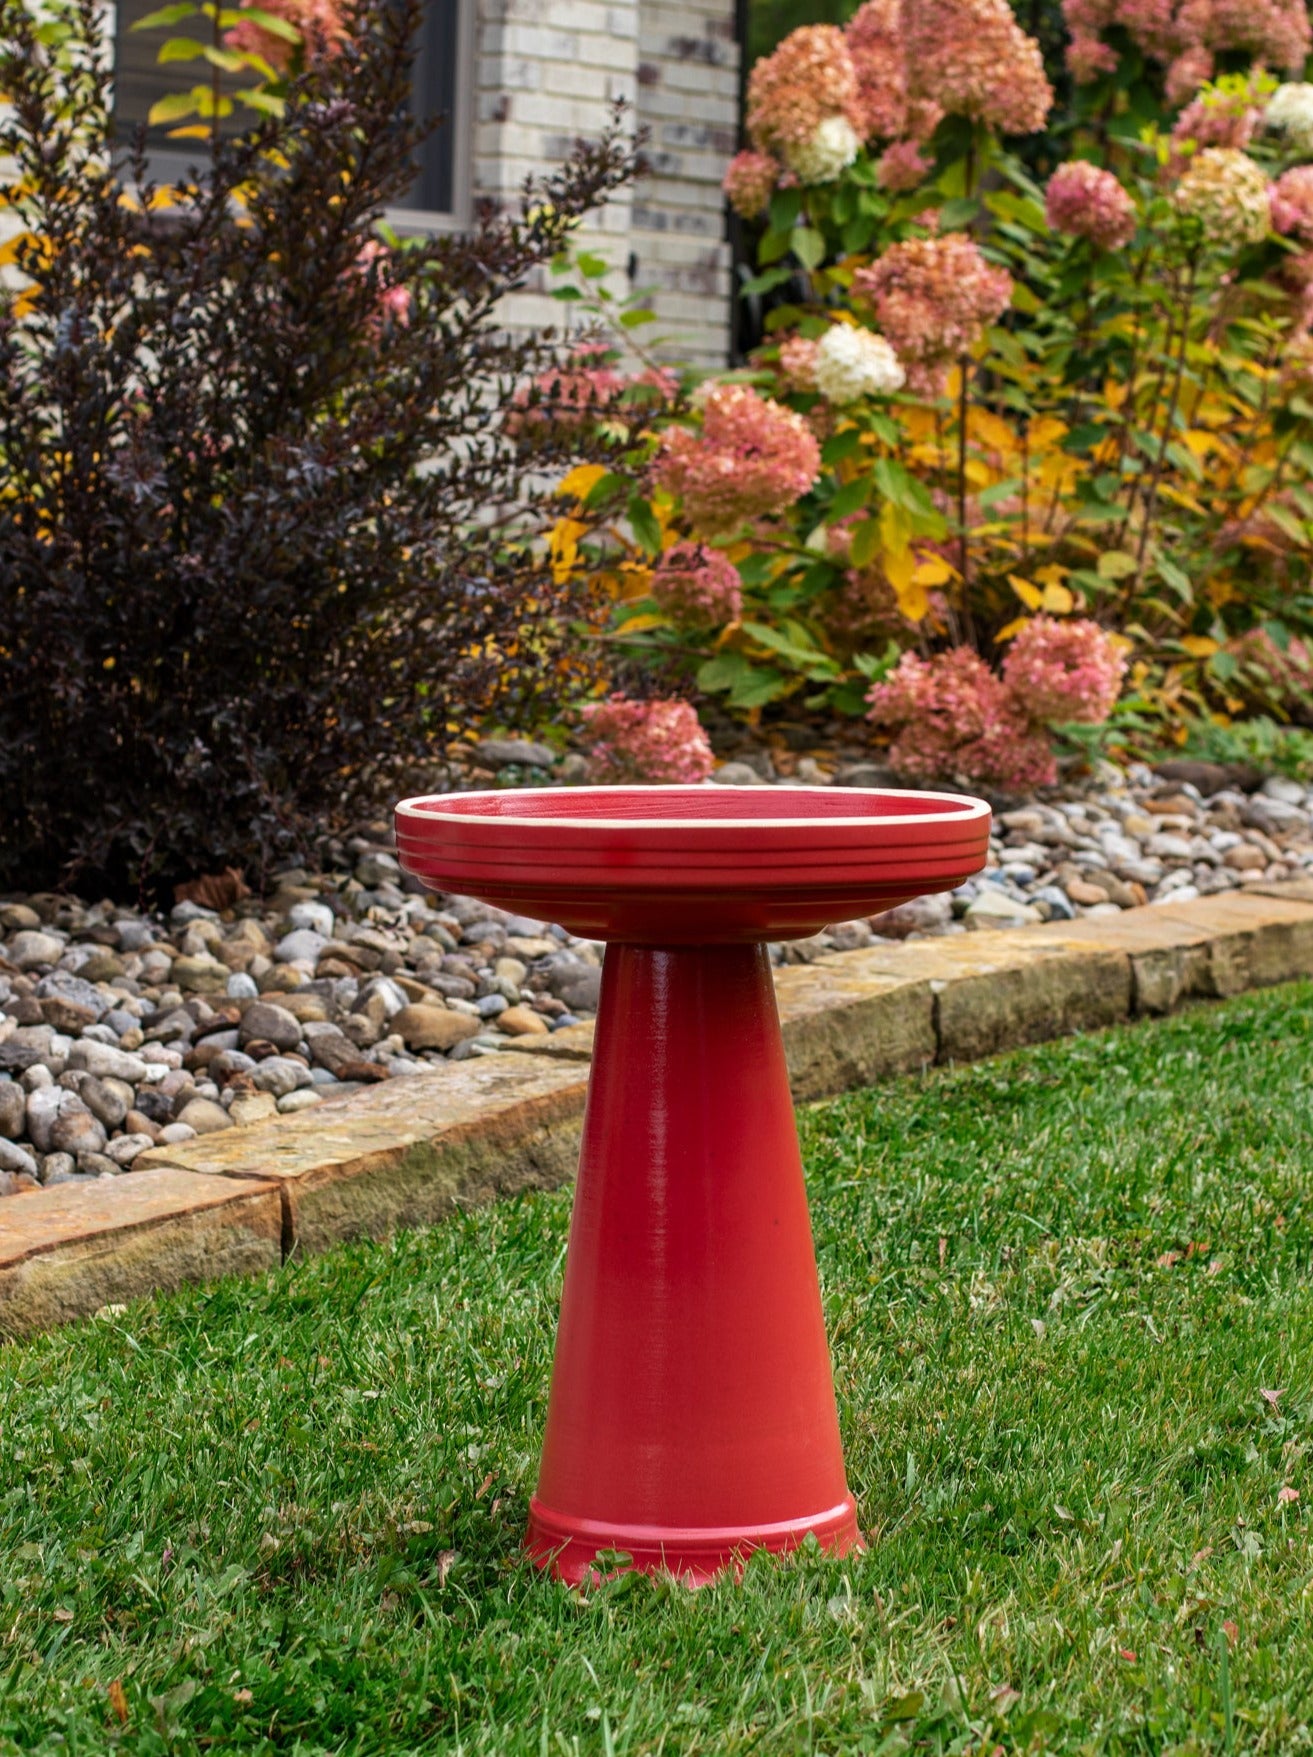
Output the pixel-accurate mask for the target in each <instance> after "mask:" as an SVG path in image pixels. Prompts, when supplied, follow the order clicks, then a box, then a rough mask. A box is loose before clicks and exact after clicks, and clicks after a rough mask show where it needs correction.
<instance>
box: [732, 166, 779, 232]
mask: <svg viewBox="0 0 1313 1757" xmlns="http://www.w3.org/2000/svg"><path fill="white" fill-rule="evenodd" d="M782 170H783V166H782V165H780V164H779V163H777V161H776V160H775V159H773V158H772V157H771V156H770V154H769V153H759V152H752V151H751V150H749V151H746V152H741V153H735V155H734V157H733V158H732V159H731V160H730V162H729V169H728V170H727V171H726V172H725V177H724V181H723V183H722V184H721V187H722V188H723V189H724V191H725V194H726V196H727V197H728V199H729V205H730V206H731V207H732V208H733V209H734V212H735V213H736V214H740V215H741V216H742V217H743V218H744V219H745V220H755V219H757V218H758V217H759V216H760V215H761V214H764V213H765V211H766V209H767V208H768V207H769V206H770V198H771V196H772V195H773V194H774V192H775V185H776V184H777V183H778V182H779V180H780V172H781V171H782Z"/></svg>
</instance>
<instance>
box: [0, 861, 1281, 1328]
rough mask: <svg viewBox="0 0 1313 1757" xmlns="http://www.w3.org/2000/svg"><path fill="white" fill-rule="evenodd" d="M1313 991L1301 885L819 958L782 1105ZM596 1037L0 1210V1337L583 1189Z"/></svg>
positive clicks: (396, 1089) (549, 1044)
mask: <svg viewBox="0 0 1313 1757" xmlns="http://www.w3.org/2000/svg"><path fill="white" fill-rule="evenodd" d="M1301 976H1313V881H1309V880H1296V881H1294V882H1293V883H1290V884H1281V885H1256V886H1252V887H1247V888H1246V889H1245V890H1243V891H1234V892H1230V893H1227V894H1224V895H1220V896H1215V897H1200V898H1195V899H1191V900H1190V901H1188V902H1185V903H1179V904H1172V903H1170V902H1168V903H1163V904H1154V905H1150V906H1149V907H1148V908H1143V909H1136V910H1130V911H1127V912H1126V913H1124V914H1122V915H1121V916H1119V917H1118V918H1116V919H1111V918H1107V917H1102V918H1096V919H1093V920H1085V921H1078V922H1070V923H1052V924H1050V925H1048V926H1045V927H1037V928H1036V927H1032V928H1023V929H1016V930H1006V929H1005V930H999V931H993V932H982V933H978V934H972V935H969V936H967V935H963V936H960V937H959V936H951V937H948V938H944V939H928V940H917V941H913V942H910V943H905V944H902V945H882V946H879V947H871V948H868V949H867V950H864V951H857V952H842V953H834V954H830V955H828V956H826V957H823V958H820V959H818V960H817V961H816V962H815V963H813V964H806V965H790V966H786V967H785V968H783V969H781V970H779V971H778V972H777V973H776V994H777V998H778V1001H779V1008H780V1017H781V1021H782V1024H783V1029H784V1043H785V1051H786V1054H787V1056H788V1061H789V1070H790V1076H791V1080H792V1085H793V1089H794V1095H795V1097H797V1098H798V1099H800V1100H811V1099H818V1098H826V1097H832V1096H834V1095H835V1094H837V1093H839V1092H843V1091H847V1090H849V1089H850V1088H852V1087H855V1086H863V1085H869V1084H871V1083H873V1082H874V1081H877V1080H880V1079H882V1078H884V1077H886V1076H888V1075H891V1074H897V1073H906V1072H909V1071H913V1070H915V1069H917V1068H920V1067H924V1066H927V1065H929V1064H930V1063H932V1062H950V1061H967V1060H972V1059H975V1058H978V1057H980V1056H985V1055H992V1054H996V1053H998V1052H999V1051H1001V1050H1005V1049H1012V1048H1016V1047H1018V1046H1019V1045H1022V1044H1026V1043H1038V1042H1043V1041H1045V1040H1046V1039H1048V1038H1052V1037H1057V1036H1061V1035H1064V1034H1066V1033H1069V1032H1072V1031H1088V1030H1097V1029H1100V1028H1101V1027H1104V1026H1107V1025H1114V1024H1117V1023H1119V1022H1121V1021H1122V1020H1125V1019H1129V1018H1134V1017H1137V1016H1143V1015H1147V1014H1161V1013H1168V1012H1171V1011H1172V1010H1173V1009H1174V1008H1176V1007H1178V1006H1180V1005H1181V1004H1182V1003H1183V1002H1185V1001H1188V1000H1191V999H1196V998H1198V999H1203V998H1210V997H1220V996H1226V995H1233V994H1239V993H1241V992H1243V991H1244V990H1245V989H1249V988H1259V987H1264V986H1267V985H1270V984H1272V983H1277V982H1287V981H1292V980H1294V979H1295V978H1297V977H1301ZM591 1052H592V1026H591V1025H590V1024H589V1025H579V1026H573V1027H570V1028H569V1029H568V1030H566V1031H563V1032H559V1033H557V1034H555V1035H554V1036H553V1037H550V1038H542V1039H527V1040H523V1039H521V1040H516V1041H515V1042H514V1043H513V1044H512V1045H511V1046H510V1047H509V1048H508V1049H507V1051H506V1052H504V1053H502V1054H499V1055H497V1056H488V1057H484V1058H481V1059H479V1060H475V1061H469V1062H462V1063H458V1064H456V1065H454V1066H450V1067H446V1068H441V1069H435V1070H434V1072H433V1073H432V1074H417V1075H412V1076H408V1077H406V1078H404V1079H398V1080H391V1081H388V1082H387V1083H386V1084H382V1085H378V1086H375V1087H372V1088H370V1089H369V1090H367V1091H364V1092H360V1093H357V1094H356V1095H355V1096H354V1097H352V1098H349V1099H345V1100H342V1101H329V1102H327V1103H324V1104H322V1105H317V1106H315V1107H314V1108H313V1109H311V1110H308V1111H302V1112H300V1113H298V1114H296V1115H294V1116H290V1117H284V1118H278V1119H275V1120H273V1121H271V1122H267V1123H259V1124H256V1125H254V1126H253V1127H250V1128H245V1129H230V1130H224V1131H222V1132H220V1133H218V1134H214V1135H208V1136H203V1137H201V1138H200V1139H199V1140H196V1141H189V1142H187V1143H186V1144H185V1145H183V1146H181V1147H170V1148H157V1149H154V1150H153V1151H151V1152H149V1153H145V1154H143V1155H142V1156H141V1158H140V1159H139V1160H138V1161H137V1165H138V1166H139V1167H141V1168H142V1169H139V1170H133V1171H132V1172H130V1173H128V1174H126V1175H125V1176H124V1177H122V1178H120V1179H118V1180H116V1182H115V1184H114V1187H113V1188H112V1189H104V1190H101V1189H98V1188H89V1187H87V1186H75V1185H62V1186H56V1187H54V1188H52V1189H48V1190H41V1191H37V1192H34V1193H32V1194H28V1195H22V1196H10V1197H7V1198H5V1200H4V1202H3V1203H0V1335H5V1334H10V1335H16V1334H23V1333H25V1332H28V1331H32V1330H39V1329H44V1328H47V1327H49V1326H50V1325H53V1324H56V1323H60V1322H63V1321H65V1320H67V1319H70V1318H75V1317H81V1316H85V1315H86V1314H88V1313H90V1312H94V1311H96V1310H97V1309H99V1308H100V1307H101V1306H103V1305H106V1304H110V1303H115V1302H119V1301H122V1300H125V1299H129V1298H133V1297H135V1296H136V1295H138V1294H142V1293H146V1292H148V1291H151V1290H153V1289H165V1288H172V1287H175V1286H177V1285H179V1284H180V1283H181V1282H183V1281H188V1280H199V1279H207V1280H208V1279H210V1278H212V1277H214V1276H218V1275H225V1274H234V1273H247V1274H253V1273H258V1272H260V1271H262V1270H266V1269H269V1268H272V1267H275V1266H276V1265H277V1264H278V1263H280V1262H282V1261H284V1260H286V1258H287V1257H289V1256H291V1255H293V1254H294V1253H308V1252H312V1251H321V1250H324V1249H326V1248H327V1247H328V1246H329V1245H331V1244H334V1243H335V1242H337V1241H338V1240H340V1239H344V1238H351V1237H358V1236H361V1235H368V1236H370V1237H375V1238H378V1237H382V1236H383V1235H384V1234H386V1233H388V1232H391V1231H392V1230H394V1229H395V1228H398V1227H411V1226H424V1225H428V1224H431V1223H432V1222H434V1221H437V1220H440V1219H441V1218H442V1217H443V1216H444V1215H446V1214H449V1213H450V1212H451V1211H452V1210H453V1209H454V1208H456V1207H465V1206H468V1205H472V1204H474V1203H477V1202H481V1201H485V1200H488V1199H489V1198H491V1197H492V1196H495V1195H500V1194H504V1193H508V1192H511V1191H514V1190H520V1189H526V1188H549V1187H552V1186H553V1185H556V1184H559V1183H563V1182H565V1181H566V1180H567V1179H568V1178H569V1177H571V1176H572V1175H573V1172H574V1167H575V1162H576V1158H577V1154H578V1146H579V1134H580V1128H581V1124H582V1118H583V1109H584V1100H585V1097H586V1095H587V1082H588V1066H587V1064H588V1059H589V1057H590V1055H591Z"/></svg>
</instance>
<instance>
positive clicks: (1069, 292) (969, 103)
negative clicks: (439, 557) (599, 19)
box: [585, 0, 1313, 789]
mask: <svg viewBox="0 0 1313 1757" xmlns="http://www.w3.org/2000/svg"><path fill="white" fill-rule="evenodd" d="M1062 15H1063V19H1064V22H1065V31H1066V41H1065V44H1062V45H1059V46H1058V47H1057V50H1056V53H1054V52H1053V46H1052V45H1049V48H1050V51H1051V52H1050V60H1049V65H1048V67H1047V68H1046V66H1045V61H1044V56H1043V55H1042V53H1041V50H1040V47H1039V45H1038V44H1037V43H1036V42H1035V41H1033V40H1032V39H1031V38H1030V37H1029V36H1028V35H1027V34H1026V32H1025V31H1024V29H1022V27H1021V25H1020V24H1019V23H1018V22H1017V16H1015V15H1014V13H1013V10H1012V8H1011V7H1010V6H1009V5H1008V4H1007V0H866V3H865V4H863V5H862V6H860V8H859V9H858V10H857V12H856V13H855V14H854V16H853V17H852V18H851V20H850V21H849V23H848V24H847V25H846V26H844V27H842V28H841V27H839V26H836V25H816V26H808V27H805V28H803V29H801V30H798V31H795V32H794V33H793V34H792V35H791V36H789V37H787V38H786V39H785V40H784V42H783V43H781V44H780V46H779V47H778V48H777V49H776V50H775V51H774V53H772V54H771V55H769V56H767V57H765V58H764V59H763V60H762V61H760V62H758V64H757V65H756V67H755V68H753V70H752V72H751V75H750V79H749V85H748V103H747V113H746V133H747V141H746V143H745V146H744V150H743V151H742V152H741V153H739V154H738V155H737V156H736V157H735V158H734V159H733V161H732V162H731V163H730V164H729V166H728V168H727V171H726V175H725V190H726V195H727V198H728V199H729V201H730V202H731V203H732V204H733V206H734V207H735V208H736V210H737V211H738V213H739V214H740V215H741V216H742V218H743V220H744V222H745V223H746V224H748V225H749V226H750V227H751V228H752V229H753V236H754V237H755V239H756V243H757V260H758V272H757V274H756V276H755V277H754V279H753V280H752V281H751V282H749V285H748V289H747V290H748V292H749V293H750V294H751V295H753V296H754V297H757V298H760V299H762V300H764V301H766V302H767V308H768V312H767V317H766V322H765V336H764V340H763V341H762V342H761V344H760V345H759V346H758V347H756V349H755V351H754V352H753V353H752V355H751V356H750V357H749V359H748V360H746V361H745V362H744V363H743V364H742V365H741V366H740V367H739V368H738V369H737V370H736V371H734V372H732V373H730V374H722V375H719V376H718V377H716V378H714V379H713V380H711V381H710V382H708V383H705V384H703V385H702V386H700V387H699V388H698V389H697V390H696V391H695V393H694V394H693V395H692V396H691V397H690V398H688V399H687V400H685V401H677V402H675V403H672V404H669V405H668V406H667V407H666V408H665V409H663V410H655V411H654V415H653V420H652V423H651V426H650V428H649V431H648V433H647V435H646V438H645V440H644V442H643V444H642V445H640V446H637V447H635V448H634V449H633V450H632V451H631V452H630V453H629V454H628V455H627V457H626V459H625V461H624V466H623V467H622V468H620V469H618V470H617V471H615V472H614V473H613V475H612V476H611V478H609V483H608V485H607V486H606V487H604V488H603V489H600V490H599V493H600V494H602V495H603V497H605V496H606V495H610V496H611V500H612V504H613V505H614V506H615V507H616V508H617V509H618V510H619V509H623V510H624V511H625V512H626V513H627V515H628V519H629V523H628V526H627V527H626V528H627V529H628V531H630V532H631V533H632V540H631V543H630V552H629V554H628V556H627V558H626V559H625V561H624V562H623V566H624V568H626V569H627V570H628V571H627V573H626V589H625V590H624V591H623V592H622V593H620V594H618V595H617V596H618V601H617V608H616V611H615V618H614V624H613V639H614V640H615V641H616V642H617V645H618V647H619V650H620V651H621V652H622V653H624V654H625V655H626V656H627V657H628V658H629V659H631V660H636V661H640V662H645V663H647V664H649V665H652V666H655V667H656V668H657V669H658V670H661V669H662V668H665V670H667V671H669V670H672V669H673V670H675V671H682V673H683V675H684V678H685V682H686V683H687V682H689V681H692V682H693V683H695V684H696V685H697V687H698V688H700V689H701V690H702V691H704V692H706V693H708V694H714V695H718V696H720V697H722V698H724V700H725V701H726V702H727V703H728V705H729V707H730V708H731V709H733V710H737V711H739V712H742V713H744V714H749V715H755V714H759V713H761V712H763V711H765V712H773V711H774V708H775V705H776V704H784V703H787V704H788V711H789V712H790V713H796V712H797V711H798V710H799V709H801V710H802V711H804V712H805V711H807V710H823V711H826V712H834V711H838V712H841V713H846V714H851V715H853V716H854V717H855V718H857V717H860V718H861V719H862V720H864V721H865V723H866V724H867V725H868V726H869V728H870V734H871V738H872V740H873V744H874V745H875V746H876V747H877V748H878V747H880V746H883V747H885V748H886V749H887V751H888V754H889V757H890V758H891V759H892V760H893V761H895V762H896V763H898V764H899V765H900V766H901V767H902V768H903V769H904V771H905V772H906V773H908V774H909V775H914V776H916V777H917V778H922V779H925V778H930V777H931V776H932V775H933V776H936V777H938V778H945V777H948V776H952V777H954V778H956V779H958V780H961V781H967V782H971V781H974V782H976V783H977V784H979V785H982V786H992V787H998V788H1004V789H1015V788H1020V787H1024V786H1031V785H1037V784H1040V783H1042V782H1043V781H1044V780H1046V779H1048V778H1051V776H1052V774H1053V762H1054V749H1055V738H1057V739H1059V740H1060V739H1061V738H1062V737H1063V736H1064V734H1063V733H1062V730H1061V729H1062V728H1064V727H1081V726H1084V727H1091V726H1094V727H1099V726H1106V725H1107V724H1108V723H1109V721H1110V719H1111V720H1112V721H1113V722H1114V724H1115V725H1120V726H1121V728H1122V730H1121V731H1120V732H1119V733H1118V734H1117V735H1118V736H1120V737H1130V736H1133V735H1135V728H1137V727H1146V726H1147V727H1149V728H1150V730H1151V732H1152V734H1153V736H1154V737H1155V738H1160V737H1161V736H1162V734H1163V731H1164V730H1165V731H1166V732H1167V734H1168V735H1170V734H1171V733H1172V731H1173V729H1174V728H1176V727H1179V726H1180V725H1181V724H1182V723H1183V720H1184V718H1185V717H1186V716H1189V715H1193V716H1198V715H1200V714H1206V715H1211V716H1214V717H1216V718H1218V719H1220V720H1225V719H1226V718H1227V717H1228V716H1231V715H1237V714H1243V713H1245V712H1246V711H1247V710H1248V706H1249V704H1250V703H1251V702H1252V701H1254V700H1255V699H1256V698H1257V697H1258V696H1259V695H1261V699H1263V700H1264V701H1269V702H1270V701H1271V700H1272V699H1274V698H1275V697H1279V696H1280V695H1281V691H1280V690H1278V689H1277V682H1280V681H1283V680H1284V682H1286V683H1288V682H1289V674H1290V667H1289V665H1287V666H1286V667H1285V670H1284V671H1282V669H1281V668H1280V667H1277V666H1274V664H1272V663H1271V662H1269V663H1267V666H1266V673H1265V675H1266V677H1267V687H1266V694H1262V692H1261V691H1258V689H1257V686H1256V685H1255V683H1254V678H1255V676H1256V674H1257V671H1258V670H1259V669H1260V667H1259V666H1258V659H1257V658H1256V656H1255V655H1258V656H1259V657H1263V658H1266V659H1268V660H1269V661H1270V652H1271V651H1276V652H1278V653H1281V654H1285V653H1290V652H1294V653H1296V654H1300V653H1303V652H1305V651H1306V650H1313V590H1311V589H1310V581H1311V577H1313V489H1310V486H1309V479H1310V474H1311V472H1313V83H1308V82H1306V81H1305V78H1304V75H1305V71H1306V66H1305V64H1306V61H1307V59H1308V55H1309V51H1310V33H1309V19H1308V11H1307V8H1306V7H1305V5H1304V4H1303V0H1254V3H1253V4H1251V5H1246V6H1244V7H1239V6H1237V5H1235V4H1234V0H1063V5H1062ZM1064 63H1065V65H1064ZM1057 91H1061V93H1062V97H1061V99H1060V100H1059V99H1058V98H1057V97H1055V92H1057ZM1059 105H1060V107H1055V106H1059ZM690 543H695V544H698V545H700V546H702V550H701V552H702V553H704V554H715V555H717V556H719V557H720V558H721V562H722V563H723V566H722V567H721V568H720V569H718V570H717V577H718V578H719V579H720V580H722V581H724V582H727V581H728V573H727V571H726V570H727V569H728V568H729V567H732V568H733V569H734V570H735V572H736V575H737V581H738V584H737V588H729V589H717V590H715V591H712V590H709V589H708V590H703V589H701V588H700V587H699V588H696V589H694V588H693V587H692V586H686V585H683V584H681V585H680V586H679V587H678V588H677V589H673V588H672V587H671V586H669V585H667V584H665V583H664V581H665V578H666V576H667V574H668V573H670V577H671V578H672V579H678V580H680V581H684V580H685V579H686V577H690V578H691V576H689V575H687V570H686V568H685V564H684V562H683V560H682V559H676V560H675V561H674V562H670V561H667V560H666V559H665V557H666V555H667V553H668V554H670V555H671V556H673V557H676V558H682V557H683V555H684V554H685V553H686V546H687V545H688V544H690ZM586 547H587V546H585V548H586ZM593 564H594V565H598V566H605V567H606V568H608V569H610V570H612V571H614V569H615V567H616V557H615V555H614V553H610V554H602V553H601V552H598V553H596V554H595V555H594V556H593ZM708 567H709V564H708V563H707V562H705V561H703V562H701V563H700V564H699V569H700V571H702V572H707V569H708ZM672 569H673V572H672V571H671V570H672ZM708 577H709V574H708ZM645 580H646V582H647V589H646V591H645V590H644V581H645ZM713 604H714V605H716V606H718V608H717V609H715V611H714V612H713V610H712V608H711V606H712V605H713ZM1305 643H1308V645H1307V647H1306V645H1305ZM1274 680H1275V681H1274ZM1285 699H1288V700H1294V699H1295V695H1294V693H1293V692H1292V690H1291V689H1289V688H1287V689H1286V690H1285ZM1291 711H1293V710H1291ZM1071 737H1072V738H1073V739H1075V738H1076V737H1077V734H1075V733H1072V734H1071ZM1082 743H1084V744H1086V746H1087V740H1085V739H1084V737H1083V736H1082Z"/></svg>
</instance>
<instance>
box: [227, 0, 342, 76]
mask: <svg viewBox="0 0 1313 1757" xmlns="http://www.w3.org/2000/svg"><path fill="white" fill-rule="evenodd" d="M257 9H258V10H259V11H261V12H267V13H269V14H270V15H271V17H274V18H281V19H284V20H285V21H286V22H287V23H288V24H293V25H295V26H296V28H297V30H298V31H300V33H301V44H300V46H301V48H302V49H303V51H304V53H305V57H306V60H307V61H313V60H317V59H320V58H322V57H325V56H330V55H335V54H336V53H337V52H338V50H339V49H340V48H341V47H342V45H343V43H345V41H346V38H347V27H346V20H345V18H344V16H343V7H342V6H341V4H340V0H258V7H257ZM223 40H224V45H225V47H227V48H229V49H236V50H237V51H238V52H239V53H240V54H244V55H259V56H261V57H262V59H264V60H265V61H267V62H268V63H269V65H270V66H271V67H272V68H273V69H274V70H275V72H277V73H286V71H287V69H288V68H289V67H290V66H291V64H292V60H293V57H294V56H295V54H296V50H297V44H295V43H289V42H286V41H285V40H284V39H283V38H282V37H278V36H275V35H274V33H273V32H272V31H270V30H266V29H265V27H264V26H263V25H261V24H256V22H255V21H254V20H253V19H248V18H243V19H239V20H238V22H237V23H236V24H235V25H233V27H232V29H231V30H227V31H225V32H224V35H223Z"/></svg>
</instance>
